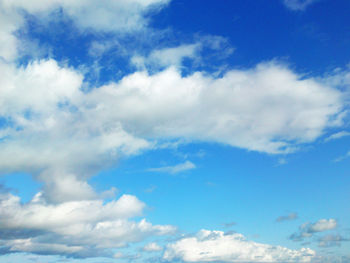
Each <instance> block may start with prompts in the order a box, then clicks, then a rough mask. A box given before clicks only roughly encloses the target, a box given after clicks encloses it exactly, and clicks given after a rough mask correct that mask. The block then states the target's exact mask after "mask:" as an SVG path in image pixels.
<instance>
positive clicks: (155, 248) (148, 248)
mask: <svg viewBox="0 0 350 263" xmlns="http://www.w3.org/2000/svg"><path fill="white" fill-rule="evenodd" d="M142 250H143V251H146V252H157V251H161V250H163V248H162V247H161V246H159V245H158V244H157V243H154V242H152V243H148V244H146V245H145V246H144V247H143V248H142Z"/></svg>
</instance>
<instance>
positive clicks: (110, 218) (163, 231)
mask: <svg viewBox="0 0 350 263" xmlns="http://www.w3.org/2000/svg"><path fill="white" fill-rule="evenodd" d="M144 208H145V204H144V203H143V202H141V201H140V200H138V199H137V198H136V197H135V196H132V195H122V196H121V197H120V198H119V199H117V200H113V201H110V202H107V203H104V202H103V200H83V201H70V202H65V203H60V204H56V205H53V204H48V203H47V202H46V200H45V199H44V198H42V194H41V193H38V194H37V195H36V196H35V197H34V198H33V199H32V200H31V201H30V202H29V203H27V204H22V203H21V200H20V198H19V197H18V196H14V195H11V194H2V195H1V199H0V233H1V237H0V244H1V246H2V247H3V248H5V250H6V252H7V253H10V252H31V253H38V254H64V255H68V256H73V257H90V256H111V253H112V252H111V251H110V250H109V249H112V248H118V247H123V246H126V245H127V244H128V243H130V242H138V241H141V240H143V239H145V238H147V237H149V236H154V235H167V234H172V233H173V232H174V231H175V228H174V227H173V226H169V225H152V224H151V223H149V222H147V221H146V220H145V219H142V220H141V221H139V222H136V221H132V220H130V219H131V218H133V217H135V216H140V215H142V211H143V209H144Z"/></svg>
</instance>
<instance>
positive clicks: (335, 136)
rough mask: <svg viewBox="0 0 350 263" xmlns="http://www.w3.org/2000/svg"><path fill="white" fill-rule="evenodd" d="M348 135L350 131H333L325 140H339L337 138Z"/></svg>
mask: <svg viewBox="0 0 350 263" xmlns="http://www.w3.org/2000/svg"><path fill="white" fill-rule="evenodd" d="M347 136H350V132H347V131H341V132H337V133H333V134H332V135H330V136H329V137H327V138H326V139H324V141H325V142H329V141H333V140H337V139H340V138H343V137H347Z"/></svg>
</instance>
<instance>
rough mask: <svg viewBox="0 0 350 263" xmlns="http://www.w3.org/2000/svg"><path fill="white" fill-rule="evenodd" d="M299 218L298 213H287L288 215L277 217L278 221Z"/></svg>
mask: <svg viewBox="0 0 350 263" xmlns="http://www.w3.org/2000/svg"><path fill="white" fill-rule="evenodd" d="M297 218H298V214H297V213H290V214H289V215H286V216H279V217H278V218H277V219H276V222H284V221H291V220H295V219H297Z"/></svg>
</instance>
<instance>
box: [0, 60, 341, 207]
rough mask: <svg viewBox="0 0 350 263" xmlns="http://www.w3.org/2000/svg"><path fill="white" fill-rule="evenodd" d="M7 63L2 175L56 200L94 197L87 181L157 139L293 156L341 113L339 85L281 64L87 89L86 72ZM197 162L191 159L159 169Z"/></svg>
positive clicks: (170, 73)
mask: <svg viewBox="0 0 350 263" xmlns="http://www.w3.org/2000/svg"><path fill="white" fill-rule="evenodd" d="M0 69H1V72H2V73H3V78H2V79H1V80H0V85H1V90H0V100H1V104H0V105H1V106H0V115H1V117H2V118H3V119H4V120H6V122H5V123H6V125H2V127H1V129H0V130H1V133H0V135H1V137H2V140H1V141H0V145H1V151H0V171H2V172H17V171H19V172H29V173H31V174H33V175H35V176H36V178H37V179H39V180H41V181H43V182H44V183H45V185H44V189H43V190H44V192H43V196H44V197H46V199H47V200H48V201H50V202H56V203H59V202H63V201H70V200H79V198H83V199H93V198H95V196H96V194H95V193H94V191H93V189H92V188H91V187H90V186H89V185H88V184H87V183H86V179H87V178H89V177H91V176H92V175H94V174H96V173H97V172H98V171H99V170H100V169H102V168H106V167H108V166H109V165H113V164H115V162H116V161H117V160H118V158H119V157H120V156H128V155H132V154H137V153H139V152H140V151H142V150H145V149H151V148H155V147H157V146H156V145H157V143H156V142H157V141H158V140H161V141H164V140H165V141H166V140H167V139H174V138H178V139H186V140H201V141H209V142H218V143H224V144H228V145H231V146H234V147H240V148H244V149H248V150H254V151H260V152H267V153H274V154H276V153H289V152H292V151H295V150H296V148H297V147H298V145H299V144H302V143H308V142H312V141H314V140H315V139H317V138H318V137H319V136H321V135H322V134H323V133H324V131H325V130H326V129H327V128H328V127H334V126H337V125H340V124H341V123H342V121H341V118H342V117H343V101H342V94H341V92H340V91H338V90H336V89H333V88H331V87H328V86H325V85H323V84H322V83H321V82H319V81H317V80H315V79H312V78H309V79H305V78H301V77H300V76H298V75H297V74H295V73H294V72H293V71H291V70H290V69H288V68H287V67H285V66H283V65H279V64H276V63H265V64H260V65H258V66H257V67H255V68H253V69H249V70H231V71H229V72H227V73H226V74H225V75H224V76H223V77H221V78H215V77H211V76H207V75H204V74H203V73H201V72H196V73H194V74H193V75H189V76H186V77H183V76H181V74H180V73H179V72H178V71H177V70H176V69H175V68H168V69H166V70H164V71H161V72H159V73H157V74H154V75H150V74H148V73H147V72H136V73H133V74H130V75H128V76H125V77H124V78H123V79H122V80H121V81H119V82H117V83H113V82H112V83H110V84H108V85H104V86H101V87H95V88H92V89H91V90H89V91H83V90H82V86H83V84H82V80H83V76H82V75H81V74H80V73H79V72H77V71H76V70H75V69H73V68H67V67H62V66H59V65H58V64H57V62H56V61H54V60H43V61H36V62H32V63H30V64H29V65H28V66H26V67H20V68H18V67H16V66H14V65H13V64H11V63H6V62H0ZM190 168H194V164H193V163H191V162H189V161H187V162H185V163H184V164H180V165H179V166H178V167H163V168H159V169H161V170H158V171H165V170H167V172H171V173H176V172H179V171H182V170H186V169H190ZM157 169H158V168H157ZM164 169H165V170H164ZM77 188H78V189H80V190H79V191H76V189H77Z"/></svg>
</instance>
